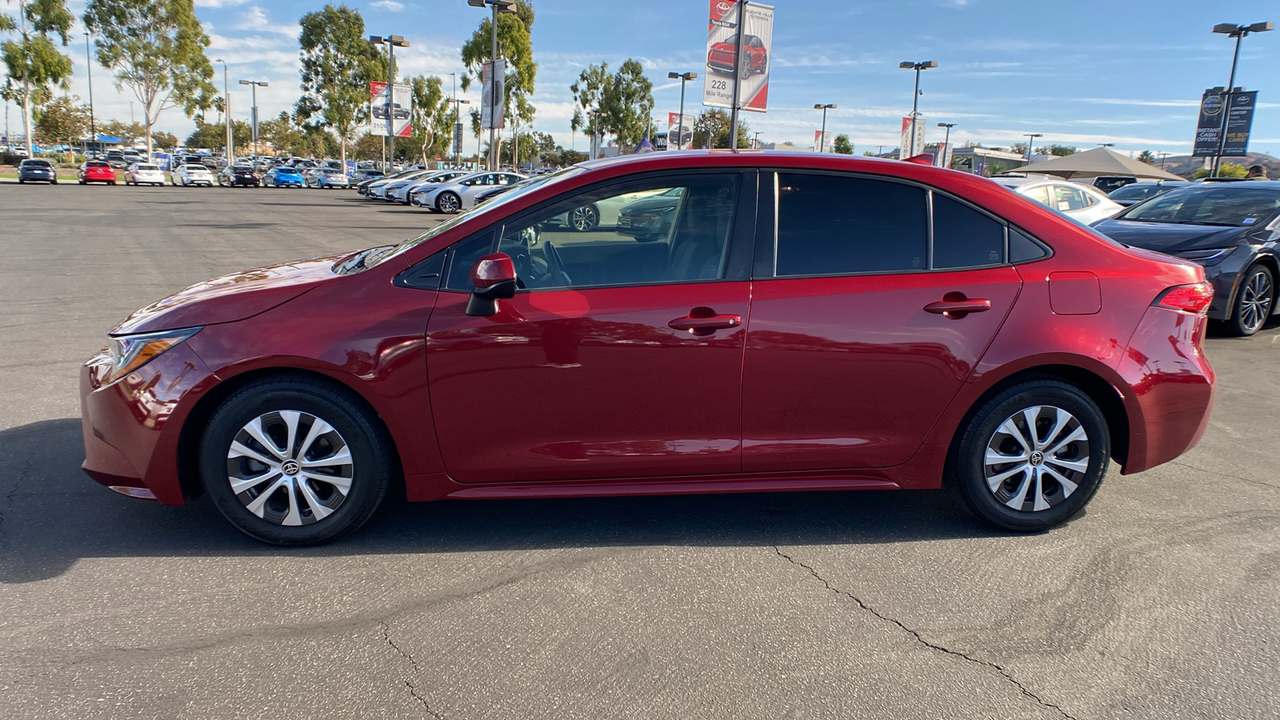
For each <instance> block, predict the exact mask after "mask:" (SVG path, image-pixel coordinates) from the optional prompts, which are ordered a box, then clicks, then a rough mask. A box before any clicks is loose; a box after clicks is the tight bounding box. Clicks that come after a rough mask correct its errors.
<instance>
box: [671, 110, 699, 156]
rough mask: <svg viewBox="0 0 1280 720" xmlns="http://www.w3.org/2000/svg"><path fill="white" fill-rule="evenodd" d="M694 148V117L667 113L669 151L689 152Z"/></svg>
mask: <svg viewBox="0 0 1280 720" xmlns="http://www.w3.org/2000/svg"><path fill="white" fill-rule="evenodd" d="M691 147H693V116H692V115H681V114H680V113H667V149H668V150H688V149H689V148H691Z"/></svg>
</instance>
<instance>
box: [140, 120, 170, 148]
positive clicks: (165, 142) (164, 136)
mask: <svg viewBox="0 0 1280 720" xmlns="http://www.w3.org/2000/svg"><path fill="white" fill-rule="evenodd" d="M134 125H137V123H134ZM138 127H139V128H140V127H141V126H138ZM141 136H142V133H141V132H139V133H138V134H137V135H136V136H135V137H141ZM151 140H152V142H154V143H155V144H156V147H158V148H163V149H165V150H172V149H174V148H176V147H178V136H177V135H174V134H173V133H168V132H157V133H152V134H151ZM130 144H132V142H130Z"/></svg>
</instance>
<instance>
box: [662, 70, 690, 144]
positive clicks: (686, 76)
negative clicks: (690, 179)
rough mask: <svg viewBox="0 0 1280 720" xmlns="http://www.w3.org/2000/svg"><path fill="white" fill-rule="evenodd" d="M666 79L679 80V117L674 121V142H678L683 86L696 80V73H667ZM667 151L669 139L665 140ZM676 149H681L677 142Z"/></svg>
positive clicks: (681, 120)
mask: <svg viewBox="0 0 1280 720" xmlns="http://www.w3.org/2000/svg"><path fill="white" fill-rule="evenodd" d="M667 77H669V78H671V79H672V80H679V81H680V115H679V117H678V118H677V120H676V140H679V139H680V129H681V128H683V127H684V84H685V83H686V82H688V81H690V80H694V79H696V78H697V77H698V73H696V72H685V73H678V72H669V73H667ZM667 149H668V150H670V149H671V138H667ZM676 149H677V150H679V149H681V148H680V143H679V142H677V143H676Z"/></svg>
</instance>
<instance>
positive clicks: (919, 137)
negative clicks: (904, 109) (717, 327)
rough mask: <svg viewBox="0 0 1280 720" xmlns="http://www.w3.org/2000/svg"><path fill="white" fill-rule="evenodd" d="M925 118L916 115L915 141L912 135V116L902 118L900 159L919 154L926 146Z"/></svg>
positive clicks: (899, 147)
mask: <svg viewBox="0 0 1280 720" xmlns="http://www.w3.org/2000/svg"><path fill="white" fill-rule="evenodd" d="M924 126H925V121H924V118H922V117H919V116H917V117H916V136H915V138H914V142H913V141H912V140H913V139H912V137H911V118H909V117H904V118H902V135H901V138H900V139H899V141H898V159H899V160H906V159H907V158H909V157H912V156H915V155H919V154H920V152H921V149H922V148H923V147H924Z"/></svg>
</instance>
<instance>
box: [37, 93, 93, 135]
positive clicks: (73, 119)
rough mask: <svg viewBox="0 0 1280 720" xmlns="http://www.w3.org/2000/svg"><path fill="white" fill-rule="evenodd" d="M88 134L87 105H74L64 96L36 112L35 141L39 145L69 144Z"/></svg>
mask: <svg viewBox="0 0 1280 720" xmlns="http://www.w3.org/2000/svg"><path fill="white" fill-rule="evenodd" d="M76 99H77V100H79V98H76ZM88 134H89V106H88V105H76V104H75V103H74V102H72V100H71V98H69V97H65V96H64V97H59V98H54V99H53V100H51V101H50V102H48V103H46V104H45V105H44V107H41V108H39V109H38V110H37V111H36V139H37V140H39V141H40V142H41V143H46V144H53V145H60V144H62V143H68V144H70V143H74V142H77V141H79V140H80V138H83V137H84V136H86V135H88Z"/></svg>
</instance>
